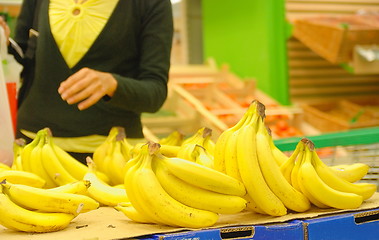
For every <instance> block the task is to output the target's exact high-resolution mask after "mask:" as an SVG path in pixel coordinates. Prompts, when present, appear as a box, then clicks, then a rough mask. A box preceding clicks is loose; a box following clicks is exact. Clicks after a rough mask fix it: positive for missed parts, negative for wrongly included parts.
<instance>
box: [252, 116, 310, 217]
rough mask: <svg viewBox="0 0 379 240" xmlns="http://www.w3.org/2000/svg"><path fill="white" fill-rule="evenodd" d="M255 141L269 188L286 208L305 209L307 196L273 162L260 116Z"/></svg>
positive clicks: (307, 205)
mask: <svg viewBox="0 0 379 240" xmlns="http://www.w3.org/2000/svg"><path fill="white" fill-rule="evenodd" d="M256 142H257V155H258V161H259V166H260V167H261V170H262V173H263V176H264V178H265V180H266V182H267V184H268V186H269V187H270V189H271V190H272V191H273V192H274V194H275V195H276V196H277V197H278V198H279V199H280V200H281V201H282V202H283V204H284V205H285V206H286V207H287V208H289V209H291V210H293V211H296V212H304V211H307V210H308V209H309V208H310V206H311V205H310V202H309V200H308V198H306V197H305V196H304V194H303V193H301V192H300V191H299V190H297V189H296V188H294V187H293V186H292V185H291V184H290V183H288V181H287V180H286V179H285V177H284V176H283V174H282V172H281V171H280V167H279V165H278V164H277V163H276V162H275V159H274V156H273V154H272V151H271V147H270V143H269V136H268V133H267V130H266V128H265V125H264V122H263V119H262V118H261V117H260V118H259V120H258V126H257V133H256Z"/></svg>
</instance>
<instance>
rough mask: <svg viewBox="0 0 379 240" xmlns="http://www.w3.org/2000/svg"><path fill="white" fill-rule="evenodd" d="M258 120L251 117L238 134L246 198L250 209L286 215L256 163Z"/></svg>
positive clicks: (240, 167) (239, 156) (275, 214)
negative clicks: (256, 128) (256, 125)
mask: <svg viewBox="0 0 379 240" xmlns="http://www.w3.org/2000/svg"><path fill="white" fill-rule="evenodd" d="M257 120H258V117H257V116H256V115H254V116H253V119H252V121H251V122H250V124H248V125H246V126H245V127H244V128H243V129H241V132H240V134H238V138H237V145H238V146H241V147H238V148H237V161H238V168H239V171H240V174H241V178H242V182H243V183H244V185H245V187H246V190H247V193H248V194H247V195H248V196H247V198H248V199H251V201H249V202H251V204H250V207H249V208H250V209H252V210H253V211H256V212H258V213H260V212H262V213H264V214H268V215H271V216H283V215H286V214H287V208H286V207H285V206H284V204H283V202H282V201H281V200H280V199H279V198H278V197H277V196H276V195H275V194H274V193H273V192H272V190H271V189H270V187H269V186H268V185H267V183H266V180H265V179H264V176H263V174H262V171H261V168H260V166H259V162H258V155H257V143H256V134H255V124H256V121H257Z"/></svg>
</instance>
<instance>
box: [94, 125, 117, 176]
mask: <svg viewBox="0 0 379 240" xmlns="http://www.w3.org/2000/svg"><path fill="white" fill-rule="evenodd" d="M118 131H119V128H118V127H112V128H111V130H110V131H109V133H108V136H107V138H106V139H105V141H104V142H103V143H102V144H100V146H98V147H97V148H96V149H95V151H94V153H93V155H92V159H93V161H94V162H95V164H96V169H97V170H98V171H100V172H103V173H105V167H106V165H104V164H103V162H104V159H105V157H106V155H107V152H108V148H109V146H110V144H111V142H112V141H113V140H114V139H115V138H116V136H117V134H118Z"/></svg>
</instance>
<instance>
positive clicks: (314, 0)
mask: <svg viewBox="0 0 379 240" xmlns="http://www.w3.org/2000/svg"><path fill="white" fill-rule="evenodd" d="M285 7H286V18H287V21H289V22H293V21H294V20H295V19H300V18H308V17H315V16H346V15H351V14H356V13H357V11H360V10H366V11H370V12H374V11H376V12H379V0H362V1H360V0H287V1H286V6H285ZM287 49H288V51H287V56H288V68H289V84H290V98H291V101H292V102H293V103H294V104H297V103H308V102H326V101H335V100H338V99H343V98H348V99H354V98H357V99H359V98H362V97H371V98H372V97H378V96H379V94H378V93H379V74H372V75H354V74H352V73H350V72H348V71H347V70H345V69H343V68H342V67H341V66H340V65H339V64H332V63H330V62H328V61H326V60H325V59H323V58H322V57H320V56H319V55H318V54H316V53H315V52H313V51H312V50H310V49H309V48H308V47H307V46H305V45H304V44H303V43H301V42H300V41H299V40H297V39H296V38H294V37H292V38H290V39H289V40H288V41H287Z"/></svg>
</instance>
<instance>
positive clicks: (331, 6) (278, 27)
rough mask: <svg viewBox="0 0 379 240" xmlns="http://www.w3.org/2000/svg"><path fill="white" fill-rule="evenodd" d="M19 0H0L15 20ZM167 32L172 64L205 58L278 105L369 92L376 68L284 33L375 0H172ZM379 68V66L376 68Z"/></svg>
mask: <svg viewBox="0 0 379 240" xmlns="http://www.w3.org/2000/svg"><path fill="white" fill-rule="evenodd" d="M21 2H22V0H0V11H1V12H2V13H6V14H8V16H9V23H10V25H11V27H13V26H14V24H15V20H14V19H15V17H16V16H17V14H18V11H19V6H20V4H21ZM172 3H173V13H174V27H175V34H174V40H173V49H172V65H173V67H175V66H177V65H188V64H206V62H207V60H208V59H213V60H214V61H215V63H216V64H217V66H218V67H221V66H222V65H224V64H227V65H228V66H229V69H230V71H232V72H233V73H235V74H236V75H237V76H239V77H240V78H241V79H242V80H243V79H252V78H253V79H255V81H256V85H257V88H259V89H260V90H262V91H263V92H265V93H266V94H268V95H269V96H271V97H272V98H274V99H275V100H277V101H278V102H279V103H280V104H282V105H291V104H297V103H311V102H322V101H324V102H328V101H329V102H330V101H335V100H337V99H342V98H373V97H377V96H378V93H379V70H378V73H377V74H354V73H351V72H349V71H348V70H347V69H346V67H344V66H342V65H340V64H332V63H329V62H328V61H326V60H325V59H323V58H322V57H320V56H319V55H317V54H316V53H314V52H313V51H312V50H310V49H309V48H308V47H307V46H305V45H304V44H302V43H301V42H300V41H299V40H297V39H296V38H295V37H293V36H292V32H291V31H292V25H291V23H292V22H293V20H294V19H296V18H304V17H311V16H320V15H321V16H325V15H332V16H343V15H351V14H356V13H358V12H360V13H362V12H363V13H364V12H366V13H367V12H371V13H374V14H378V12H379V0H362V1H361V0H348V1H342V0H330V1H326V0H312V1H311V0H258V1H250V0H237V1H229V0H172ZM378 69H379V68H378Z"/></svg>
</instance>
